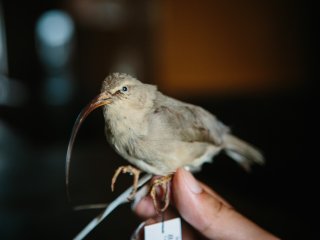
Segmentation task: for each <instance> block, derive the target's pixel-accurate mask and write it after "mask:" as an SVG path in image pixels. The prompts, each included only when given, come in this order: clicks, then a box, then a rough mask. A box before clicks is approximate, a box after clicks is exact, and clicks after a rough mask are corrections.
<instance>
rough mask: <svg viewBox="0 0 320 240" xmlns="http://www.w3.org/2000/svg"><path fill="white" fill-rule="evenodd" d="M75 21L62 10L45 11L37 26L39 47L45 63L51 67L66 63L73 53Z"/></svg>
mask: <svg viewBox="0 0 320 240" xmlns="http://www.w3.org/2000/svg"><path fill="white" fill-rule="evenodd" d="M73 35H74V23H73V20H72V19H71V18H70V16H69V15H68V14H67V13H65V12H63V11H60V10H51V11H48V12H46V13H44V14H43V15H42V16H41V17H40V18H39V20H38V22H37V26H36V39H37V49H38V52H39V55H40V57H41V60H42V61H43V63H45V64H47V65H48V67H49V68H55V67H61V66H63V65H65V64H66V63H67V62H68V60H69V58H70V55H71V53H72V48H73V47H72V40H73Z"/></svg>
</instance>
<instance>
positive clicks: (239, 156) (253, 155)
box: [224, 134, 265, 171]
mask: <svg viewBox="0 0 320 240" xmlns="http://www.w3.org/2000/svg"><path fill="white" fill-rule="evenodd" d="M224 143H225V151H226V154H227V155H228V156H229V157H231V158H232V159H233V160H235V161H236V162H237V163H239V164H240V165H241V166H242V167H243V168H244V169H245V170H247V171H250V168H251V165H252V164H253V163H257V164H260V165H263V164H264V162H265V161H264V157H263V155H262V154H261V152H260V151H259V150H257V149H256V148H255V147H253V146H252V145H250V144H249V143H247V142H245V141H243V140H241V139H239V138H237V137H235V136H233V135H231V134H226V135H225V137H224Z"/></svg>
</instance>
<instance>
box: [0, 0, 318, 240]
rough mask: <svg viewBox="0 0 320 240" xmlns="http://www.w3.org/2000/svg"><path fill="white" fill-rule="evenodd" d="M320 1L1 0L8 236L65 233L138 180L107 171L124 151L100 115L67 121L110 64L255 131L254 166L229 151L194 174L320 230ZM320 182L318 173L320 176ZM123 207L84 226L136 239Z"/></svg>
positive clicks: (2, 202) (288, 227) (262, 219)
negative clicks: (71, 144) (257, 156)
mask: <svg viewBox="0 0 320 240" xmlns="http://www.w3.org/2000/svg"><path fill="white" fill-rule="evenodd" d="M317 15H318V12H316V7H315V5H314V4H312V3H311V1H273V0H272V1H253V0H247V1H231V2H230V1H228V2H223V3H221V2H218V1H209V0H203V1H197V2H196V3H195V2H194V1H186V0H184V1H169V0H164V1H148V0H138V1H129V0H94V1H90V0H72V1H62V0H60V1H58V0H42V1H40V0H37V1H32V2H30V1H18V0H8V1H6V0H2V1H0V239H37V238H41V239H71V238H72V237H73V236H74V235H75V234H76V233H78V232H79V231H80V230H81V229H82V228H83V227H84V226H85V225H86V224H87V223H88V222H89V221H90V220H91V219H92V218H93V217H94V216H96V215H97V214H98V213H99V211H96V210H90V211H80V212H77V211H73V210H72V207H73V206H75V205H79V204H88V203H99V202H108V201H110V200H112V199H113V198H114V197H115V196H116V195H117V193H120V192H121V190H124V189H125V188H126V186H128V185H129V184H130V183H131V181H130V180H131V179H130V177H126V176H123V177H122V178H121V180H120V181H119V182H118V186H117V191H116V193H111V191H110V188H109V185H110V178H111V176H112V174H113V171H114V170H115V169H116V168H117V167H118V166H120V165H121V164H124V163H125V161H124V160H123V159H121V158H120V157H119V156H117V155H116V154H115V153H114V152H113V151H112V150H111V148H110V147H109V146H108V145H107V143H106V141H105V137H104V132H103V131H104V127H103V117H102V114H101V111H100V110H97V111H95V112H94V113H92V115H91V116H90V117H89V118H88V120H87V121H86V122H85V123H84V124H83V126H82V128H81V129H80V132H79V135H78V138H77V140H76V142H75V148H74V152H73V156H72V165H71V179H70V182H71V186H70V192H71V196H72V200H71V203H70V202H68V200H67V197H66V191H65V182H64V181H65V154H66V149H67V145H68V140H69V137H70V132H71V129H72V125H73V123H74V121H75V119H76V117H77V114H78V113H79V112H80V110H81V108H82V107H83V106H85V104H87V103H88V102H89V101H90V100H91V99H92V98H93V97H94V96H96V95H97V94H98V92H99V89H100V84H101V81H102V80H103V79H104V77H105V76H106V75H107V74H109V73H111V72H114V71H119V72H126V73H130V74H132V75H134V76H136V77H138V78H139V79H140V80H142V81H144V82H148V83H153V84H157V85H158V86H159V88H160V90H161V91H163V92H164V93H167V94H169V95H171V96H174V97H176V98H179V99H181V100H185V101H189V102H192V103H194V104H198V105H201V106H203V107H205V108H206V109H208V110H210V111H211V112H212V113H214V114H215V115H216V116H218V117H219V118H220V119H221V120H222V121H223V122H224V123H226V124H227V125H229V126H230V127H231V128H232V129H233V132H234V133H235V134H236V135H238V136H239V137H241V138H243V139H245V140H247V141H248V142H251V143H253V144H255V145H256V146H257V147H258V148H260V149H261V150H262V151H263V152H264V154H265V157H266V161H267V164H266V165H265V166H264V167H259V166H256V167H254V169H253V171H252V173H250V174H246V173H245V172H244V171H243V170H242V169H241V168H240V167H239V166H238V165H236V163H234V162H233V161H232V160H230V159H229V158H228V157H226V156H225V155H223V154H221V155H219V156H218V157H217V158H216V160H215V161H214V163H213V164H207V165H205V166H204V168H203V171H202V172H201V173H197V174H196V177H197V178H198V179H200V180H202V181H204V182H205V183H207V184H208V185H209V186H211V187H212V188H214V189H215V190H216V191H217V192H219V193H220V194H221V195H222V196H223V197H225V198H226V199H227V200H228V201H229V202H230V203H231V204H232V205H234V206H235V207H236V208H237V209H238V210H239V211H240V212H241V213H243V214H244V215H246V216H247V217H249V218H250V219H252V220H253V221H255V222H256V223H257V224H259V225H260V226H262V227H264V228H265V229H267V230H269V231H271V232H272V233H274V234H276V235H278V236H280V237H281V238H283V239H315V238H316V235H315V223H316V222H315V220H313V219H314V217H316V216H317V213H318V211H317V209H318V208H317V203H318V202H317V201H316V196H315V195H316V192H317V190H316V189H318V186H317V185H316V176H317V173H316V162H317V161H318V159H319V157H318V154H317V149H318V146H317V140H316V139H317V137H316V136H317V125H318V121H317V119H316V118H317V117H316V115H317V112H318V110H317V109H319V107H318V104H317V99H318V91H317V88H316V80H318V77H319V75H318V74H319V68H318V67H319V65H318V64H319V62H318V53H317V45H318V44H319V38H318V33H319V24H318V21H317ZM316 186H317V187H316ZM139 222H140V220H139V219H137V218H136V217H135V216H134V215H133V213H132V212H131V210H130V206H129V205H128V204H127V205H125V206H122V207H120V208H119V209H117V210H116V211H115V212H114V213H113V214H112V215H111V216H110V218H109V219H108V220H106V221H104V222H103V223H102V224H101V225H99V227H98V228H97V229H95V230H94V231H93V232H92V234H91V235H90V237H89V238H88V239H115V238H116V239H128V238H129V236H130V234H131V233H132V232H133V230H134V229H135V228H136V227H137V226H138V224H139Z"/></svg>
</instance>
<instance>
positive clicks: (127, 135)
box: [101, 73, 264, 175]
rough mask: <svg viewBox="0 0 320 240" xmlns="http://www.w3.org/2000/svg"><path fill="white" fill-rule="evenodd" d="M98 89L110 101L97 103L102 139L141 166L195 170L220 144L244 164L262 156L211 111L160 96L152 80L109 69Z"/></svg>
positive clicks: (159, 170)
mask: <svg viewBox="0 0 320 240" xmlns="http://www.w3.org/2000/svg"><path fill="white" fill-rule="evenodd" d="M123 89H126V91H123ZM101 92H102V93H103V92H105V93H107V94H108V95H109V96H110V97H111V101H112V103H110V104H107V105H104V107H103V108H104V110H103V113H104V118H105V121H106V125H105V128H106V136H107V139H108V142H109V143H110V144H111V146H113V147H114V149H115V150H116V151H117V152H118V153H119V154H120V155H121V156H122V157H123V158H125V159H126V160H128V161H129V162H130V163H131V164H133V165H135V166H137V167H138V168H140V169H141V170H143V171H145V172H148V173H152V174H156V175H168V174H170V173H173V172H175V170H176V169H177V168H179V167H186V168H189V169H190V170H191V171H197V170H200V169H201V166H202V164H203V163H204V162H210V161H212V159H213V157H214V156H215V155H217V154H218V153H219V152H220V151H221V150H225V151H226V153H227V154H228V155H229V156H230V157H231V158H233V159H234V160H235V161H236V162H238V163H239V164H240V165H241V166H243V167H244V168H245V169H246V170H249V168H250V165H251V163H253V162H256V163H259V164H262V163H263V162H264V160H263V156H262V155H261V153H260V152H259V151H258V150H256V149H255V148H254V147H253V146H251V145H250V144H248V143H246V142H244V141H243V140H240V139H238V138H237V137H235V136H233V135H231V133H230V129H229V128H228V127H227V126H225V125H224V124H223V123H222V122H220V121H219V120H218V119H217V118H216V117H215V116H214V115H213V114H211V113H209V112H208V111H206V110H204V109H203V108H201V107H199V106H195V105H192V104H188V103H184V102H182V101H179V100H176V99H173V98H171V97H168V96H165V95H163V94H162V93H161V92H159V91H158V90H157V88H156V86H154V85H149V84H143V83H141V82H140V81H138V80H137V79H135V78H133V77H131V76H129V75H127V74H119V73H114V74H111V75H110V76H108V77H107V78H106V79H105V80H104V81H103V84H102V89H101Z"/></svg>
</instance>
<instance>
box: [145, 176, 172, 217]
mask: <svg viewBox="0 0 320 240" xmlns="http://www.w3.org/2000/svg"><path fill="white" fill-rule="evenodd" d="M171 180H172V175H167V176H162V177H160V178H157V179H155V180H154V181H153V183H152V185H151V188H150V196H151V198H152V201H153V205H154V207H155V209H156V211H157V212H164V211H165V210H166V209H167V208H168V206H169V203H170V183H171ZM157 187H161V188H162V189H163V190H164V194H163V197H162V199H161V200H160V202H163V206H159V203H158V200H157Z"/></svg>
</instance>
